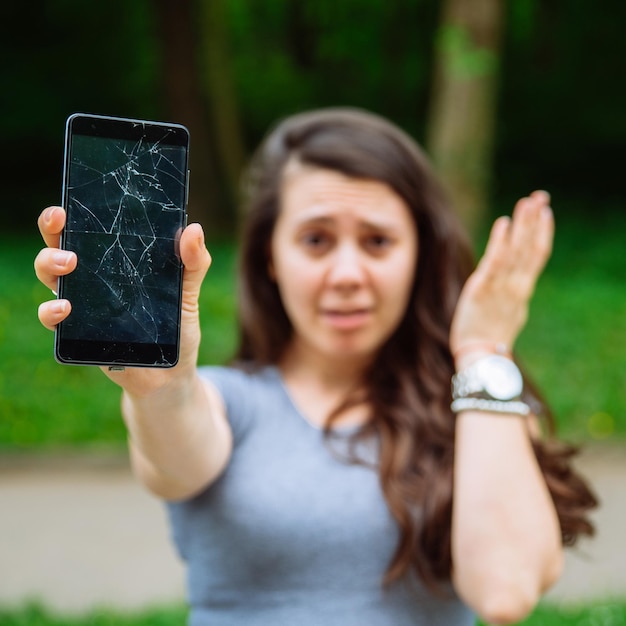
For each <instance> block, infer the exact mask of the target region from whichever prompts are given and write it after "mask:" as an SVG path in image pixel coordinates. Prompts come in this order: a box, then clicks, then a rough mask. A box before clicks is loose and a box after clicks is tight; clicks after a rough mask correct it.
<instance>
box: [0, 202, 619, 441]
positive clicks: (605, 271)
mask: <svg viewBox="0 0 626 626" xmlns="http://www.w3.org/2000/svg"><path fill="white" fill-rule="evenodd" d="M562 222H563V223H560V219H559V217H558V215H557V239H556V246H555V252H554V256H553V258H552V260H551V261H550V263H549V266H548V268H547V270H546V272H545V274H544V276H542V278H541V280H540V282H539V285H538V288H537V293H536V296H535V299H534V300H533V303H532V306H531V315H530V321H529V324H528V326H527V328H526V329H525V330H524V332H523V334H522V336H521V338H520V340H519V342H518V349H519V354H520V356H521V358H522V361H523V362H524V364H525V365H526V366H527V369H528V370H529V371H530V373H531V375H532V377H533V378H534V379H535V380H536V382H537V383H538V384H539V386H540V387H541V388H542V390H543V391H544V393H545V396H546V398H547V399H548V401H549V402H550V404H551V405H552V407H553V409H554V412H555V414H556V415H557V419H558V422H559V426H560V430H561V432H562V433H563V434H564V435H565V436H566V437H567V438H569V439H573V440H575V441H581V440H585V439H588V438H593V439H604V438H607V437H612V438H623V437H624V436H625V435H626V395H625V394H624V393H623V389H624V382H625V380H624V378H625V374H624V373H625V372H626V295H625V293H624V280H623V274H624V267H625V266H626V263H625V261H624V257H625V252H624V244H623V232H625V229H626V216H624V215H623V213H620V212H617V211H615V212H613V213H610V214H609V213H606V214H599V215H596V216H593V220H592V219H591V218H590V217H587V218H586V219H582V218H580V216H576V215H572V216H570V217H568V218H563V219H562ZM39 247H40V243H39V239H38V238H36V237H35V236H34V235H33V236H32V237H24V236H21V237H8V236H6V235H5V236H4V237H2V238H0V363H2V365H1V366H0V448H2V449H4V450H14V451H20V450H41V449H43V448H59V447H67V446H70V447H72V446H78V445H80V446H86V445H90V446H122V445H123V442H124V439H125V433H124V428H123V426H122V421H121V418H120V412H119V391H118V389H117V388H116V387H115V386H114V385H112V384H111V383H110V382H109V381H108V380H106V378H105V377H104V376H103V375H102V373H101V372H100V371H99V370H98V369H97V368H93V367H74V366H64V365H59V364H57V363H56V362H55V360H54V358H53V355H52V342H53V337H52V333H50V332H48V331H46V330H45V329H44V328H43V327H41V325H40V324H39V321H38V320H37V305H38V304H39V302H41V301H42V300H44V299H47V298H49V297H50V294H49V292H48V291H47V290H46V289H45V288H44V287H43V286H42V285H40V284H39V283H38V282H37V280H36V278H35V275H34V271H33V259H34V257H35V254H36V252H37V250H38V249H39ZM211 252H212V255H213V259H214V262H213V267H212V268H211V270H210V272H209V275H208V277H207V279H206V281H205V284H204V287H203V291H202V302H201V312H202V319H201V322H202V332H203V342H202V346H201V351H200V361H201V362H202V363H216V362H223V361H224V360H226V359H227V358H228V356H229V355H230V353H231V351H232V349H233V346H234V341H235V339H234V335H235V326H234V290H235V287H234V249H233V246H232V245H228V244H221V245H213V246H211Z"/></svg>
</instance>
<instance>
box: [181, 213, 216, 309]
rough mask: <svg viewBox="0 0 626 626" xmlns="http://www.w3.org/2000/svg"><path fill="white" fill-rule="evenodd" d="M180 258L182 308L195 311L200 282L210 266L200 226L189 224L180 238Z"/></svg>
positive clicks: (209, 256)
mask: <svg viewBox="0 0 626 626" xmlns="http://www.w3.org/2000/svg"><path fill="white" fill-rule="evenodd" d="M180 257H181V260H182V262H183V265H184V268H185V269H184V272H183V308H184V309H186V310H192V311H194V310H196V309H197V306H198V297H199V295H200V287H201V286H202V281H203V280H204V277H205V275H206V273H207V271H208V269H209V267H210V266H211V255H210V254H209V251H208V250H207V249H206V245H205V242H204V231H203V230H202V226H200V224H189V226H187V228H185V230H184V231H183V233H182V235H181V237H180Z"/></svg>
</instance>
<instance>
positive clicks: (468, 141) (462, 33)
mask: <svg viewBox="0 0 626 626" xmlns="http://www.w3.org/2000/svg"><path fill="white" fill-rule="evenodd" d="M503 9H504V7H503V2H502V0H444V2H443V6H442V12H441V22H440V26H439V29H438V32H437V39H436V59H435V77H434V83H433V92H432V100H431V109H430V117H429V127H428V135H427V146H428V149H429V152H430V154H431V156H432V158H433V160H434V162H435V166H436V168H437V170H438V172H439V174H440V176H441V178H442V179H443V180H444V181H445V183H446V185H447V187H448V192H449V194H450V196H451V199H452V202H453V204H454V206H455V207H456V209H457V211H458V213H459V214H460V216H461V218H462V220H463V221H464V222H465V224H466V226H467V227H468V228H469V230H470V232H472V233H475V232H476V230H477V228H478V227H479V225H480V224H482V222H483V220H484V216H485V214H486V212H487V208H488V206H487V205H488V192H489V182H490V180H489V179H490V172H491V168H492V155H493V144H494V134H495V122H496V115H495V109H496V87H497V78H498V67H499V63H498V60H499V59H498V56H499V50H500V40H501V36H502V30H503Z"/></svg>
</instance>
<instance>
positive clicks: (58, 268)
mask: <svg viewBox="0 0 626 626" xmlns="http://www.w3.org/2000/svg"><path fill="white" fill-rule="evenodd" d="M77 264H78V259H77V258H76V254H75V253H74V252H70V251H67V250H59V249H58V248H44V249H43V250H41V251H40V252H39V254H38V255H37V256H36V257H35V264H34V265H35V274H36V276H37V278H38V279H39V280H40V281H41V282H42V283H43V284H44V285H45V286H46V287H48V289H52V290H54V289H56V285H57V279H58V277H59V276H65V275H66V274H69V273H70V272H73V271H74V270H75V269H76V265H77Z"/></svg>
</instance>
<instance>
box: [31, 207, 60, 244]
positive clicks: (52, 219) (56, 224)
mask: <svg viewBox="0 0 626 626" xmlns="http://www.w3.org/2000/svg"><path fill="white" fill-rule="evenodd" d="M37 226H38V227H39V232H40V233H41V236H42V237H43V240H44V241H45V242H46V245H47V246H48V247H50V248H58V247H59V240H60V238H61V231H62V230H63V228H64V227H65V211H64V210H63V209H62V208H61V207H60V206H50V207H48V208H47V209H45V210H44V211H42V212H41V215H40V216H39V219H38V220H37Z"/></svg>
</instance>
